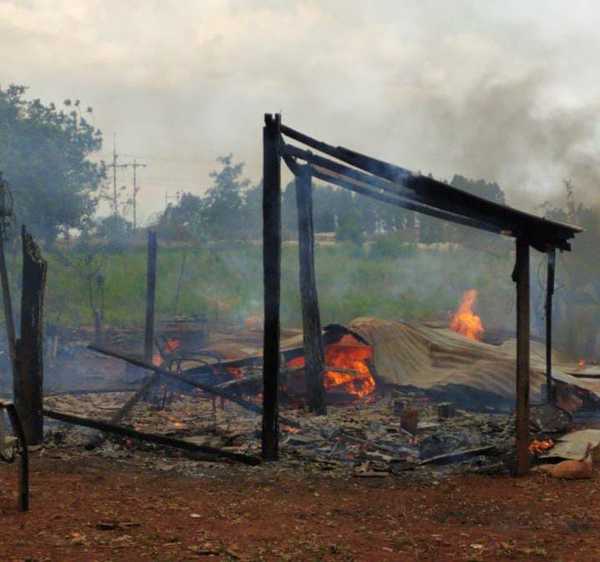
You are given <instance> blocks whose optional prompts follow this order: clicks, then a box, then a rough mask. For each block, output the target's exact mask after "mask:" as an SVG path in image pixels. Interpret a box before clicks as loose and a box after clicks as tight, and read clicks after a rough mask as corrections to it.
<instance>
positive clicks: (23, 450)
mask: <svg viewBox="0 0 600 562" xmlns="http://www.w3.org/2000/svg"><path fill="white" fill-rule="evenodd" d="M0 405H1V406H2V407H3V408H5V409H6V412H7V413H8V418H9V419H10V423H11V425H12V427H13V431H14V432H15V435H16V436H17V439H18V440H19V443H20V444H21V447H20V448H19V455H20V457H21V463H20V465H19V509H20V510H21V511H29V451H28V450H27V440H26V438H25V432H24V431H23V424H21V420H20V418H19V414H18V413H17V409H16V408H15V405H14V404H11V403H9V402H2V403H1V404H0Z"/></svg>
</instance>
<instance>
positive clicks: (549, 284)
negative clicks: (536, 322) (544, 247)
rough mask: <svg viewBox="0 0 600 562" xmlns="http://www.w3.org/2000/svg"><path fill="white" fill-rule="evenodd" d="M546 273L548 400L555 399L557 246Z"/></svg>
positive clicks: (550, 255)
mask: <svg viewBox="0 0 600 562" xmlns="http://www.w3.org/2000/svg"><path fill="white" fill-rule="evenodd" d="M547 268H548V272H547V275H546V400H547V401H548V403H549V404H551V403H552V402H553V401H554V388H553V386H552V297H553V296H554V279H555V274H556V248H551V249H550V250H548V252H547Z"/></svg>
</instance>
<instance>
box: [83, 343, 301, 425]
mask: <svg viewBox="0 0 600 562" xmlns="http://www.w3.org/2000/svg"><path fill="white" fill-rule="evenodd" d="M87 348H88V349H91V350H92V351H96V352H97V353H102V354H103V355H106V356H107V357H114V358H115V359H121V360H122V361H125V362H127V363H129V364H130V365H134V366H135V367H141V368H142V369H148V370H149V371H154V372H155V373H158V374H159V375H161V376H163V377H166V378H168V379H171V380H174V381H179V382H183V383H185V384H187V385H189V386H193V387H194V388H198V389H199V390H202V391H204V392H206V393H208V394H214V395H215V396H219V397H221V398H225V399H226V400H229V401H230V402H235V403H236V404H237V405H238V406H241V407H242V408H244V409H245V410H248V411H249V412H253V413H255V414H259V415H260V414H262V413H263V409H262V408H261V407H260V406H258V405H256V404H254V403H253V402H249V401H248V400H244V399H243V398H240V397H239V396H237V395H236V394H235V393H233V392H229V391H228V390H226V389H223V388H221V387H220V385H216V386H211V385H208V384H202V383H200V382H196V381H195V380H193V379H191V378H190V377H188V376H186V375H185V373H180V374H175V373H171V371H167V370H165V369H161V368H160V367H156V366H155V365H152V364H151V363H146V362H145V361H142V360H141V359H136V358H135V357H129V356H128V355H124V354H123V353H119V352H118V351H113V350H111V349H105V348H103V347H99V346H97V345H91V344H90V345H88V346H87ZM288 352H289V353H292V352H294V353H298V354H300V353H301V352H302V348H294V349H292V350H288ZM232 363H234V361H231V362H229V364H230V365H231V364H232ZM279 419H280V420H281V422H282V423H285V424H286V425H289V426H291V427H300V425H299V424H298V422H296V421H295V420H292V419H288V418H284V417H283V416H279Z"/></svg>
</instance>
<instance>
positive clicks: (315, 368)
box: [296, 166, 327, 415]
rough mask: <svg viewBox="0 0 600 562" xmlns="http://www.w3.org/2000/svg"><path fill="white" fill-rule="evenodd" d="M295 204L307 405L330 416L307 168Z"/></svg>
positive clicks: (298, 178)
mask: <svg viewBox="0 0 600 562" xmlns="http://www.w3.org/2000/svg"><path fill="white" fill-rule="evenodd" d="M296 205H297V208H298V257H299V261H300V298H301V301H302V330H303V334H304V361H305V376H306V383H307V384H306V387H307V391H308V405H309V407H310V409H311V410H312V411H313V412H314V413H315V414H319V415H323V414H326V413H327V407H326V405H325V389H324V388H323V370H324V367H325V352H324V349H323V340H322V338H321V316H320V314H319V299H318V293H317V281H316V275H315V255H314V253H315V252H314V249H315V237H314V226H313V202H312V175H311V171H310V168H309V167H308V166H302V167H301V168H300V170H299V173H298V175H297V176H296Z"/></svg>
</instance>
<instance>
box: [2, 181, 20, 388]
mask: <svg viewBox="0 0 600 562" xmlns="http://www.w3.org/2000/svg"><path fill="white" fill-rule="evenodd" d="M7 191H8V186H7V185H6V182H4V180H3V179H2V174H1V173H0V283H1V284H2V301H3V306H4V322H5V323H6V339H7V340H8V353H9V355H10V357H9V358H10V366H11V369H12V376H13V384H14V380H15V379H16V378H17V377H18V373H17V335H16V330H15V320H14V316H13V307H12V299H11V296H10V284H9V280H8V271H7V268H6V253H5V251H4V242H5V240H6V234H7V233H6V220H7V219H8V217H9V216H10V211H9V198H8V193H7Z"/></svg>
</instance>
